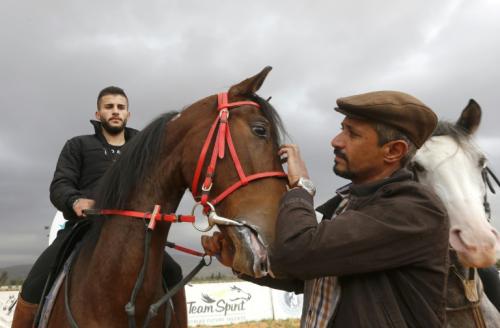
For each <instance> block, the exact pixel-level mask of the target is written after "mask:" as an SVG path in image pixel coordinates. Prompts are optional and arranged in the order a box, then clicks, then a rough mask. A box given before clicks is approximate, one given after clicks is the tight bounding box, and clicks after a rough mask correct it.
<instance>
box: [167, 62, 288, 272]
mask: <svg viewBox="0 0 500 328" xmlns="http://www.w3.org/2000/svg"><path fill="white" fill-rule="evenodd" d="M270 70H271V68H270V67H266V68H265V69H264V70H263V71H262V72H260V73H259V74H257V75H255V76H253V77H251V78H248V79H246V80H244V81H242V82H241V83H238V84H236V85H234V86H232V87H231V88H230V89H229V91H228V92H227V93H226V94H219V95H218V96H217V95H215V96H210V97H207V98H205V99H202V100H200V101H198V102H196V103H194V104H193V105H191V106H189V107H188V108H186V109H185V110H184V111H183V112H182V113H181V116H180V117H179V118H178V119H176V120H175V121H174V122H175V124H176V125H178V124H183V125H185V126H186V128H185V129H184V131H185V132H184V135H183V136H182V140H179V143H183V145H182V146H181V147H182V149H183V152H182V168H183V178H184V179H185V183H187V184H188V185H189V186H191V192H192V193H193V195H194V196H195V199H196V200H200V201H201V203H202V204H204V208H205V210H208V211H210V207H211V204H213V205H214V208H215V211H214V212H213V213H216V214H217V216H216V217H215V219H217V218H219V217H223V218H228V219H230V220H234V221H237V222H239V223H242V224H241V225H234V224H231V222H229V225H219V229H220V230H221V232H222V233H223V234H225V235H226V237H228V238H227V239H228V240H230V241H231V242H232V244H233V246H234V249H235V258H234V262H233V265H232V267H233V268H234V269H236V270H238V271H240V272H244V273H246V274H248V275H251V276H256V277H261V276H264V275H266V274H267V273H268V272H269V269H270V268H269V259H268V255H267V248H268V246H269V245H270V243H271V242H272V240H273V239H274V225H275V220H276V217H277V210H278V203H279V200H280V197H281V196H282V195H283V193H284V192H285V191H286V179H280V178H281V177H284V176H285V174H284V173H283V168H282V166H281V163H280V159H279V157H278V145H279V135H280V131H279V129H280V128H281V121H280V118H279V116H278V115H277V113H276V112H275V110H274V109H273V108H272V106H271V105H270V104H269V103H268V102H267V101H264V100H263V99H261V98H260V97H258V96H257V95H256V94H255V92H256V91H257V90H258V89H259V88H260V86H261V85H262V83H263V82H264V79H265V78H266V76H267V74H268V73H269V71H270ZM226 105H228V106H226ZM225 121H227V123H225ZM224 131H226V132H224ZM233 144H234V146H233ZM216 147H217V148H218V149H214V148H216Z"/></svg>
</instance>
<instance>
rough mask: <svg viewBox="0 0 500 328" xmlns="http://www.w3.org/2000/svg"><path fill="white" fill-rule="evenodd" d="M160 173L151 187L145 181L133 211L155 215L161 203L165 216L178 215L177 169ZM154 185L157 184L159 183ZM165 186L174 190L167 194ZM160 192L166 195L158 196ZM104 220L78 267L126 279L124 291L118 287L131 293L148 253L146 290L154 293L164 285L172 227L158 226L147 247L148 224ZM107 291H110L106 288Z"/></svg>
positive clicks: (133, 202) (125, 219)
mask: <svg viewBox="0 0 500 328" xmlns="http://www.w3.org/2000/svg"><path fill="white" fill-rule="evenodd" d="M167 163H168V161H167ZM161 172H162V173H161V179H160V178H158V179H157V180H154V179H148V181H149V183H148V181H144V186H141V187H142V188H138V190H136V192H135V195H136V197H134V198H133V199H132V200H131V202H130V205H129V206H130V208H129V209H130V210H136V211H144V212H152V211H153V207H154V205H155V203H160V204H159V205H163V207H162V208H161V212H162V213H173V212H175V210H176V209H177V206H178V204H179V202H180V200H181V198H182V195H183V192H184V189H183V187H182V184H181V182H179V173H178V172H176V169H175V168H173V167H168V164H167V165H165V166H164V167H162V170H161ZM160 180H161V184H160ZM151 181H158V183H157V184H156V183H152V182H151ZM165 185H166V186H171V188H168V189H167V191H164V190H165V188H164V187H163V186H165ZM160 192H162V193H163V194H161V195H159V193H160ZM102 220H103V222H102V227H101V229H100V233H99V234H96V236H94V237H93V239H94V240H89V242H87V244H86V245H84V248H82V251H81V253H82V254H81V256H80V257H79V259H78V262H79V263H78V264H80V266H83V267H85V268H86V270H85V274H96V275H98V276H107V277H116V278H119V279H123V280H124V281H125V282H124V283H123V285H122V286H121V287H120V286H119V285H118V284H117V285H116V286H117V288H122V289H123V288H124V290H127V291H130V290H131V288H132V286H133V284H134V283H135V280H136V279H137V277H138V275H139V271H140V269H141V266H142V264H143V261H144V256H145V252H146V251H147V252H149V254H148V255H149V261H148V265H147V267H146V268H145V269H146V272H147V274H146V279H145V281H144V288H145V289H146V290H155V288H152V286H151V285H154V284H159V283H160V281H161V279H158V277H159V275H160V274H161V270H162V263H163V257H164V248H165V241H166V238H167V235H168V231H169V229H170V223H167V222H157V224H156V227H155V229H154V230H153V231H152V233H151V242H150V244H149V245H146V244H145V237H146V230H147V222H146V221H144V220H141V219H137V218H131V217H124V216H114V217H107V218H104V219H102ZM90 239H92V238H90ZM94 245H95V246H94ZM84 279H85V278H84ZM103 283H105V282H103ZM124 285H126V286H124ZM148 285H150V286H149V287H150V288H148ZM107 288H110V287H109V286H107ZM111 288H113V287H111ZM156 289H158V288H156Z"/></svg>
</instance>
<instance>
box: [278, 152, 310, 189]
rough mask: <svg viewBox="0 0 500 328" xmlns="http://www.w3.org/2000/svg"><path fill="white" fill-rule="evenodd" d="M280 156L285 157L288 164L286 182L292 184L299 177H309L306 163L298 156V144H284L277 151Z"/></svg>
mask: <svg viewBox="0 0 500 328" xmlns="http://www.w3.org/2000/svg"><path fill="white" fill-rule="evenodd" d="M278 155H279V156H280V157H283V156H285V157H286V159H287V160H286V163H287V166H288V184H289V185H290V186H293V185H295V184H296V183H297V181H299V179H300V178H301V177H303V178H306V179H309V173H308V172H307V167H306V163H304V160H303V159H302V157H301V156H300V150H299V146H297V145H294V144H284V145H281V146H280V149H279V151H278Z"/></svg>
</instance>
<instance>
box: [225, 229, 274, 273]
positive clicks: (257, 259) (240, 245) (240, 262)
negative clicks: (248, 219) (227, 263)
mask: <svg viewBox="0 0 500 328" xmlns="http://www.w3.org/2000/svg"><path fill="white" fill-rule="evenodd" d="M224 230H226V231H225V233H226V234H227V235H228V236H229V237H230V239H231V242H232V244H233V246H234V250H235V255H234V260H233V264H232V268H233V269H234V270H235V271H238V272H241V273H244V274H246V275H249V276H251V277H255V278H261V277H264V276H266V275H271V276H273V274H272V271H271V265H270V262H269V256H268V252H267V247H266V246H264V243H263V241H262V239H261V238H260V236H259V234H258V233H257V232H256V230H254V229H252V228H250V227H247V226H241V227H231V228H226V229H224Z"/></svg>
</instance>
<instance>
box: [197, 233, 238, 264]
mask: <svg viewBox="0 0 500 328" xmlns="http://www.w3.org/2000/svg"><path fill="white" fill-rule="evenodd" d="M201 245H202V246H203V249H204V250H205V252H206V253H207V255H210V256H215V257H217V259H218V260H219V262H220V263H222V264H224V265H225V266H228V267H231V266H232V265H233V261H234V247H233V245H232V244H231V242H229V241H228V240H227V239H226V238H225V237H224V235H222V234H221V233H220V232H218V231H216V232H214V233H213V235H212V236H201Z"/></svg>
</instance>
